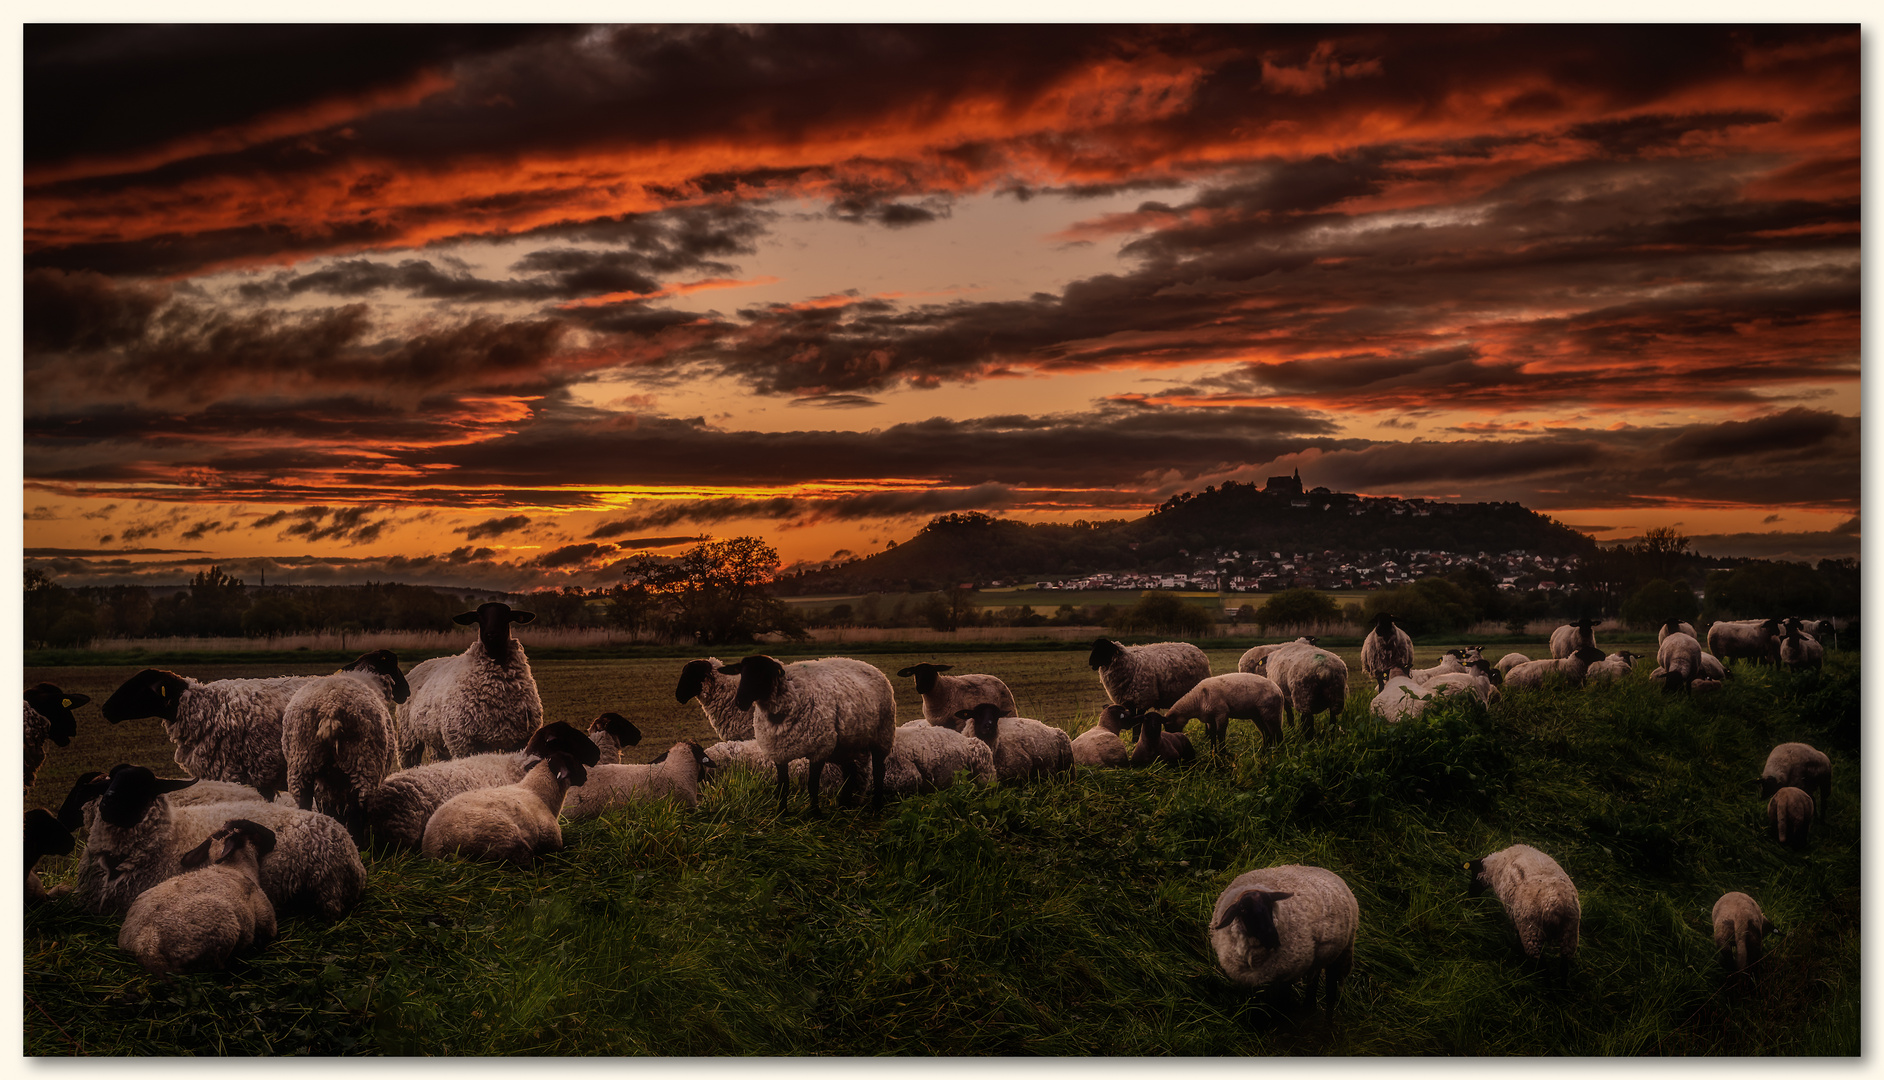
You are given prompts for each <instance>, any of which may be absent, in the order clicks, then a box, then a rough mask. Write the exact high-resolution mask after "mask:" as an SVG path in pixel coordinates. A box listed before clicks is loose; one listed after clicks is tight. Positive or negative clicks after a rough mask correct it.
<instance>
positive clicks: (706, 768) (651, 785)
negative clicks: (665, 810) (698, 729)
mask: <svg viewBox="0 0 1884 1080" xmlns="http://www.w3.org/2000/svg"><path fill="white" fill-rule="evenodd" d="M714 768H715V766H714V764H713V760H712V759H711V758H709V757H707V756H706V751H705V750H703V749H701V747H700V744H699V743H693V742H680V743H675V744H674V746H673V748H672V749H670V750H668V751H667V752H666V753H664V754H662V755H661V756H660V757H657V758H655V759H654V760H653V761H650V762H648V763H647V764H645V765H622V764H619V763H614V762H607V763H603V764H600V765H597V766H595V767H594V768H592V769H590V770H589V778H588V779H587V780H585V781H584V782H583V784H582V786H581V787H576V788H570V789H569V793H568V794H567V795H565V796H563V808H562V815H563V817H565V818H568V819H569V820H570V821H586V820H588V819H589V818H592V817H595V816H597V815H599V814H601V813H602V812H603V811H604V810H609V809H612V808H614V807H617V806H626V805H628V804H629V803H633V802H655V801H658V800H660V799H672V800H674V801H675V802H677V803H680V804H681V805H682V806H689V807H691V806H698V805H700V785H701V784H703V783H704V782H706V781H707V780H709V779H711V778H712V775H711V772H712V770H713V769H714Z"/></svg>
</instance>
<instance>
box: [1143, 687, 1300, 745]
mask: <svg viewBox="0 0 1884 1080" xmlns="http://www.w3.org/2000/svg"><path fill="white" fill-rule="evenodd" d="M1191 720H1202V721H1203V722H1204V733H1205V734H1207V735H1209V736H1210V745H1211V746H1213V747H1214V748H1216V749H1218V750H1221V749H1223V741H1224V736H1225V734H1226V733H1227V732H1228V731H1229V729H1230V721H1232V720H1249V721H1251V722H1253V723H1254V724H1255V725H1256V727H1257V730H1259V731H1261V732H1262V733H1263V748H1264V749H1265V750H1266V749H1268V748H1269V746H1270V744H1272V743H1274V742H1277V741H1279V740H1280V739H1281V738H1282V689H1281V688H1280V687H1278V686H1277V685H1276V684H1275V683H1274V682H1273V681H1271V680H1270V679H1269V678H1267V677H1266V676H1262V675H1250V674H1245V673H1243V672H1240V671H1238V672H1233V673H1231V674H1228V675H1213V676H1211V677H1210V678H1208V679H1205V680H1204V681H1202V682H1200V683H1198V684H1197V685H1196V686H1193V687H1191V689H1190V692H1189V693H1187V694H1185V695H1184V696H1183V697H1181V698H1179V699H1177V701H1176V702H1175V703H1174V704H1172V706H1171V707H1170V708H1169V709H1168V710H1166V711H1165V722H1166V723H1167V724H1170V725H1172V730H1173V731H1182V730H1183V728H1184V725H1185V724H1186V723H1187V722H1189V721H1191Z"/></svg>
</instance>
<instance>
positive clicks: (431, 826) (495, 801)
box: [419, 751, 621, 866]
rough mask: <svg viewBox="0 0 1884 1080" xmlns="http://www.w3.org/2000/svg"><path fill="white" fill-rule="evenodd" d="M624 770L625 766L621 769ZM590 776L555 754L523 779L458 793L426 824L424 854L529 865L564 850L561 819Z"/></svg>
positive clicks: (566, 757) (573, 761) (578, 764)
mask: <svg viewBox="0 0 1884 1080" xmlns="http://www.w3.org/2000/svg"><path fill="white" fill-rule="evenodd" d="M616 768H621V766H619V765H618V766H616ZM587 778H588V772H587V770H586V769H584V768H583V767H582V764H581V762H578V761H577V760H576V759H575V758H572V757H570V756H569V755H568V754H564V753H560V752H557V751H551V752H550V755H549V756H548V757H546V758H544V759H543V760H541V761H539V762H537V763H536V764H535V765H533V766H531V767H530V771H529V772H527V773H524V774H523V779H522V780H519V781H518V782H516V783H515V784H505V785H503V786H501V787H492V788H479V789H478V790H476V791H467V792H465V793H463V794H461V795H454V796H452V797H451V798H449V799H447V800H445V804H444V805H443V806H441V807H439V808H438V809H437V810H436V811H434V812H433V813H432V820H430V821H428V822H426V823H425V839H424V841H423V842H422V843H421V844H420V845H419V851H420V853H421V854H423V855H424V856H425V857H426V858H428V859H442V858H444V857H445V856H447V855H462V856H464V857H465V858H467V859H480V860H484V861H488V862H508V863H510V864H512V865H514V866H528V865H530V862H531V860H533V859H535V858H536V857H537V856H538V855H541V854H543V853H545V852H550V851H561V850H562V849H563V830H562V826H560V825H558V824H557V823H556V815H557V814H558V813H559V812H560V811H561V810H562V808H563V799H564V797H565V796H566V795H567V794H568V793H569V789H570V788H572V787H580V786H582V784H583V782H584V781H585V780H586V779H587Z"/></svg>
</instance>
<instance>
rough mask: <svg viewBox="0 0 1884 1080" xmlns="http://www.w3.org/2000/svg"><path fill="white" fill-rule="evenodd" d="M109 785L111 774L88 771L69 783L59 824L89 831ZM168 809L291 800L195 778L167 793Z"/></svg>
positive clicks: (247, 787)
mask: <svg viewBox="0 0 1884 1080" xmlns="http://www.w3.org/2000/svg"><path fill="white" fill-rule="evenodd" d="M128 768H131V766H129V765H118V766H114V767H113V768H112V770H111V772H112V774H113V775H115V774H116V773H117V772H118V770H120V769H128ZM110 784H111V776H108V775H106V774H105V773H101V772H88V773H84V774H83V775H81V776H80V777H79V778H78V780H76V781H75V782H74V783H73V784H72V790H71V791H70V792H69V793H67V795H66V797H65V802H63V803H61V804H60V806H59V815H58V816H59V824H61V825H63V826H65V828H67V829H68V830H82V831H84V832H86V833H90V832H91V829H92V821H93V820H94V819H95V818H96V817H97V816H98V798H99V796H101V795H103V794H104V793H105V788H107V787H109V786H110ZM166 798H168V799H169V800H170V808H171V809H173V810H174V809H177V808H178V807H183V806H208V805H210V804H212V803H236V802H259V803H272V804H275V805H278V806H293V805H294V800H293V799H292V798H290V797H289V795H288V793H287V792H285V791H281V792H276V793H275V796H274V798H272V799H270V798H265V797H263V795H262V793H261V791H259V790H258V789H256V788H255V787H253V786H251V785H248V784H232V783H230V782H229V781H227V780H198V781H197V782H196V783H194V784H191V785H190V786H189V787H186V788H178V789H177V790H175V791H172V792H169V793H168V794H167V796H166Z"/></svg>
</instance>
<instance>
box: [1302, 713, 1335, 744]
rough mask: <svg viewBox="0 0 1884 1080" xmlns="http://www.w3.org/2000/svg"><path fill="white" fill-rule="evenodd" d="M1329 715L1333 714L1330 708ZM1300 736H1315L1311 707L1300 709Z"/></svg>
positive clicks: (1310, 737) (1309, 737)
mask: <svg viewBox="0 0 1884 1080" xmlns="http://www.w3.org/2000/svg"><path fill="white" fill-rule="evenodd" d="M1329 715H1330V716H1332V715H1333V711H1332V710H1330V712H1329ZM1302 736H1303V737H1304V738H1308V739H1312V738H1314V737H1315V710H1313V709H1303V710H1302Z"/></svg>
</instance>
